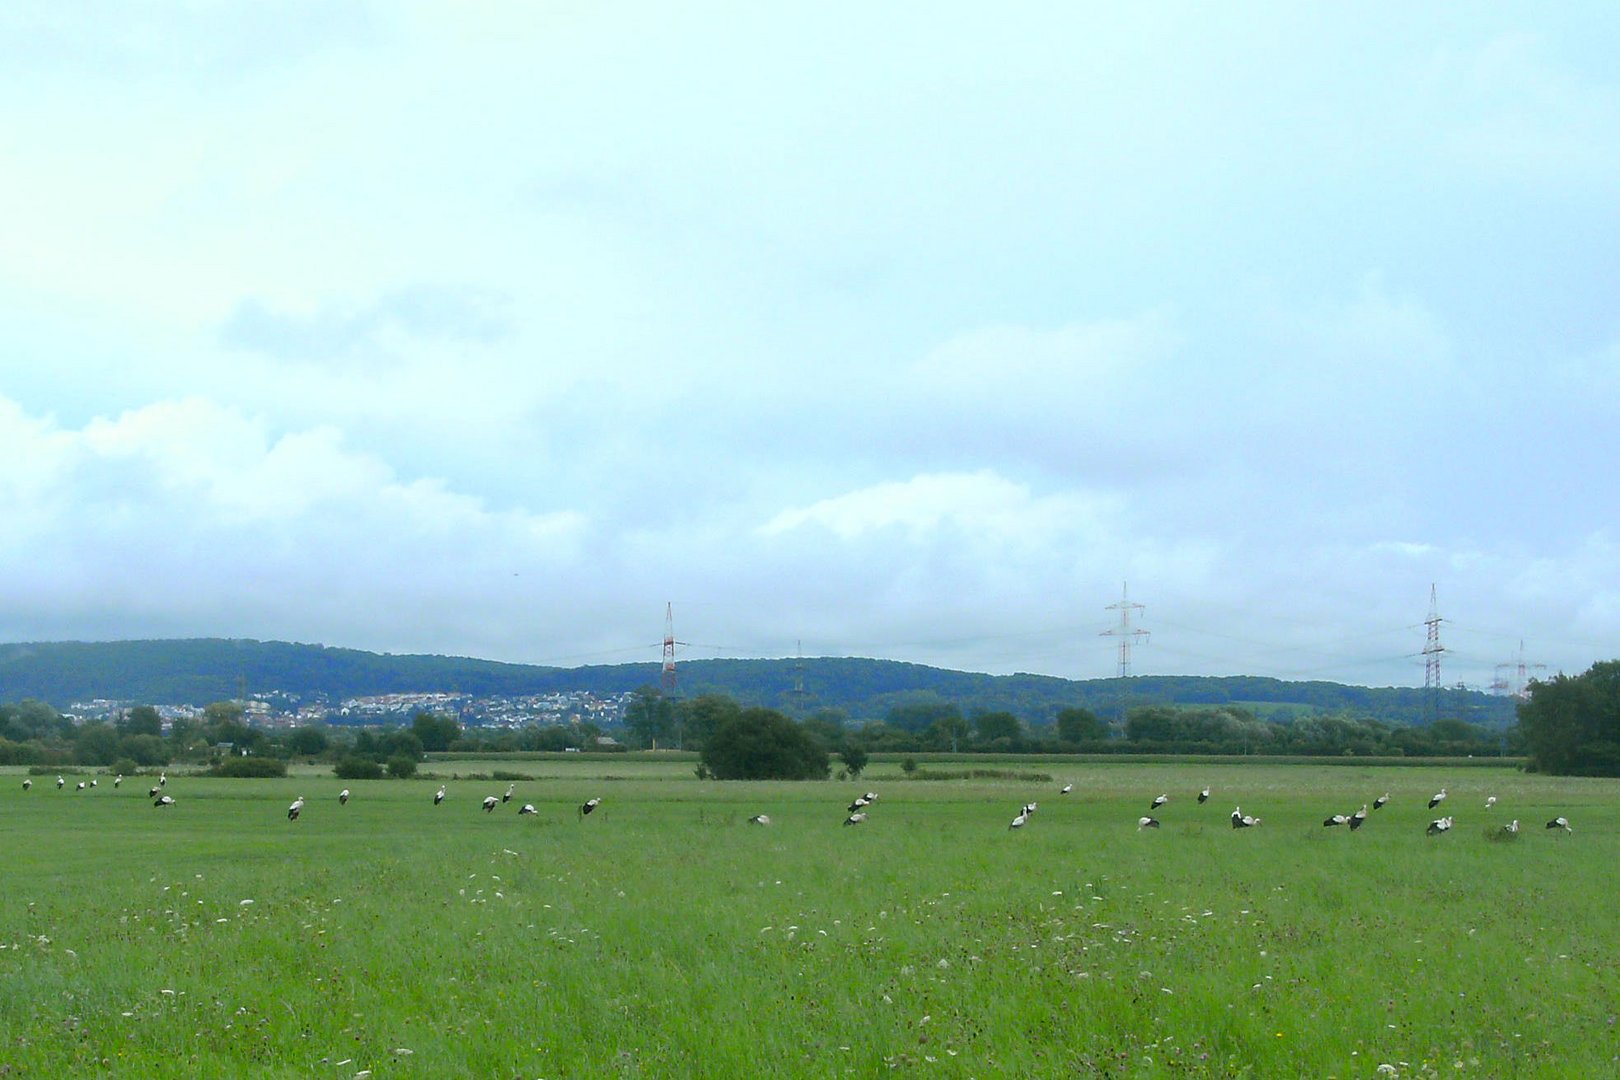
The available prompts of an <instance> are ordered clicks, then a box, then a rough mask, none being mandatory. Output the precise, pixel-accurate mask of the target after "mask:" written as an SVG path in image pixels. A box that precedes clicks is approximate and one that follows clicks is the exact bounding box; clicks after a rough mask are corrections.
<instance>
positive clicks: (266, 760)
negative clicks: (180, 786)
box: [208, 757, 287, 778]
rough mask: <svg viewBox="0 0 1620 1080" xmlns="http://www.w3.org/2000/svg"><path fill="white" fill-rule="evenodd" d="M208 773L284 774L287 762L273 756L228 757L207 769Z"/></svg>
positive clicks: (249, 775)
mask: <svg viewBox="0 0 1620 1080" xmlns="http://www.w3.org/2000/svg"><path fill="white" fill-rule="evenodd" d="M208 775H209V776H231V777H237V778H250V777H265V776H286V775H287V763H286V762H285V761H282V760H281V759H280V758H273V757H230V758H226V759H225V760H224V761H221V762H219V763H218V764H217V765H215V766H214V767H213V768H211V769H209V770H208Z"/></svg>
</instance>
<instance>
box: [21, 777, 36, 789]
mask: <svg viewBox="0 0 1620 1080" xmlns="http://www.w3.org/2000/svg"><path fill="white" fill-rule="evenodd" d="M33 786H34V782H33V781H32V780H29V779H28V778H27V777H24V778H23V790H24V791H27V790H28V789H29V788H31V787H33Z"/></svg>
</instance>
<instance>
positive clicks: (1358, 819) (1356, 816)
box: [1350, 803, 1367, 832]
mask: <svg viewBox="0 0 1620 1080" xmlns="http://www.w3.org/2000/svg"><path fill="white" fill-rule="evenodd" d="M1366 820H1367V804H1366V803H1362V804H1361V809H1360V810H1357V811H1356V812H1355V813H1353V814H1351V815H1350V831H1351V832H1355V831H1356V830H1357V829H1359V828H1361V823H1362V822H1364V821H1366Z"/></svg>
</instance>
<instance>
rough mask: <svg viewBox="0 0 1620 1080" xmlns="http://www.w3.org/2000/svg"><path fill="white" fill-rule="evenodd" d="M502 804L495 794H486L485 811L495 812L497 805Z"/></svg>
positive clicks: (487, 812) (488, 812)
mask: <svg viewBox="0 0 1620 1080" xmlns="http://www.w3.org/2000/svg"><path fill="white" fill-rule="evenodd" d="M500 804H501V800H499V799H497V798H496V797H495V796H493V795H485V796H484V813H486V814H493V813H494V812H495V808H496V807H497V806H499V805H500Z"/></svg>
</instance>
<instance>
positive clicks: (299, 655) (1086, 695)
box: [0, 638, 1514, 727]
mask: <svg viewBox="0 0 1620 1080" xmlns="http://www.w3.org/2000/svg"><path fill="white" fill-rule="evenodd" d="M678 672H679V681H678V685H677V693H678V696H681V697H692V696H697V695H701V694H724V695H727V696H729V697H732V698H734V699H736V700H737V701H738V702H741V703H744V704H750V705H764V706H769V707H772V708H777V709H781V710H783V711H785V712H789V713H796V714H808V713H811V712H814V711H816V710H819V709H839V710H843V711H844V712H845V713H846V714H847V715H848V716H849V717H851V718H852V719H855V720H863V719H880V718H882V717H884V716H885V715H887V714H888V713H889V712H890V710H891V709H893V708H895V707H896V706H905V705H925V704H930V703H936V702H949V703H952V704H954V705H955V706H957V707H958V708H959V709H961V710H962V711H963V712H964V713H966V714H972V713H974V712H1001V711H1005V712H1010V713H1013V714H1015V715H1017V716H1019V717H1022V718H1023V719H1024V720H1025V721H1027V722H1030V723H1034V724H1044V723H1047V722H1049V721H1051V720H1052V719H1053V718H1054V717H1055V716H1056V714H1057V712H1058V711H1059V710H1061V709H1065V708H1072V707H1080V708H1085V709H1089V710H1091V711H1093V712H1096V713H1098V714H1099V715H1104V716H1112V715H1118V716H1123V715H1124V713H1125V712H1127V711H1128V710H1130V709H1134V708H1138V707H1141V706H1146V705H1177V706H1224V705H1241V706H1243V707H1245V708H1248V709H1250V710H1252V711H1254V712H1255V713H1256V714H1258V715H1260V716H1263V717H1265V718H1267V719H1278V720H1286V719H1289V718H1292V717H1300V716H1307V715H1312V714H1322V713H1346V712H1348V713H1353V714H1356V715H1359V716H1365V717H1370V718H1375V719H1378V720H1381V721H1384V722H1388V723H1393V724H1421V723H1423V722H1425V720H1426V719H1428V718H1429V717H1430V706H1431V705H1434V706H1435V708H1434V710H1433V714H1434V715H1438V716H1441V717H1450V718H1454V719H1462V720H1466V721H1468V722H1470V723H1474V724H1482V725H1486V726H1490V727H1503V726H1507V725H1510V724H1511V723H1512V722H1513V719H1514V702H1513V701H1512V699H1510V698H1505V697H1494V696H1491V695H1488V694H1483V693H1479V692H1477V691H1469V690H1458V689H1448V690H1444V691H1442V692H1441V693H1440V695H1439V698H1438V700H1437V701H1436V702H1432V703H1431V702H1429V701H1428V700H1427V699H1426V697H1425V691H1424V690H1422V689H1421V688H1416V687H1364V686H1351V685H1346V684H1342V683H1333V682H1322V681H1310V682H1288V681H1284V680H1280V679H1272V678H1264V677H1259V676H1242V675H1233V676H1219V677H1215V676H1191V675H1181V676H1169V675H1140V676H1135V677H1132V678H1129V679H1117V678H1114V679H1090V680H1071V679H1062V678H1057V677H1054V676H1048V675H1028V674H1018V675H986V674H981V673H976V672H966V671H952V670H948V669H943V668H935V667H929V666H927V665H923V664H912V663H905V662H902V661H895V660H876V659H865V658H856V657H816V658H787V659H778V660H732V659H720V660H683V661H681V662H680V664H679V668H678ZM658 677H659V668H658V664H657V663H655V662H647V663H636V664H611V665H594V666H586V667H576V668H560V667H545V666H537V665H526V664H509V663H501V662H498V661H492V660H478V659H470V658H466V657H451V656H430V655H396V654H389V653H372V652H365V651H363V650H359V649H342V648H332V647H328V646H324V645H307V644H296V643H290V642H280V641H253V640H247V639H235V638H188V639H173V640H149V641H114V642H36V643H25V644H10V645H0V702H16V701H21V700H25V699H36V700H39V701H43V702H46V703H48V704H50V705H52V706H54V707H56V708H59V709H66V708H68V707H69V706H70V705H71V704H72V703H74V702H80V701H88V700H91V699H93V698H107V699H113V700H119V701H130V702H145V703H161V704H177V705H178V704H190V705H198V706H201V705H206V704H208V703H210V702H214V701H221V700H227V699H232V698H236V697H238V696H240V695H241V694H243V693H244V692H246V693H247V694H250V695H251V694H262V693H271V692H279V693H283V694H288V695H292V696H295V697H298V698H303V699H305V700H313V699H319V698H325V699H327V700H329V701H332V702H334V703H335V702H337V701H340V700H342V699H344V698H351V697H362V696H370V695H377V694H389V693H412V692H430V691H442V692H448V693H457V694H466V695H471V696H476V697H494V696H521V695H532V694H546V693H556V692H564V691H570V690H583V691H590V692H592V693H597V694H618V693H627V692H629V691H633V690H636V689H638V688H641V687H644V686H648V685H650V684H656V683H657V682H658Z"/></svg>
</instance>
